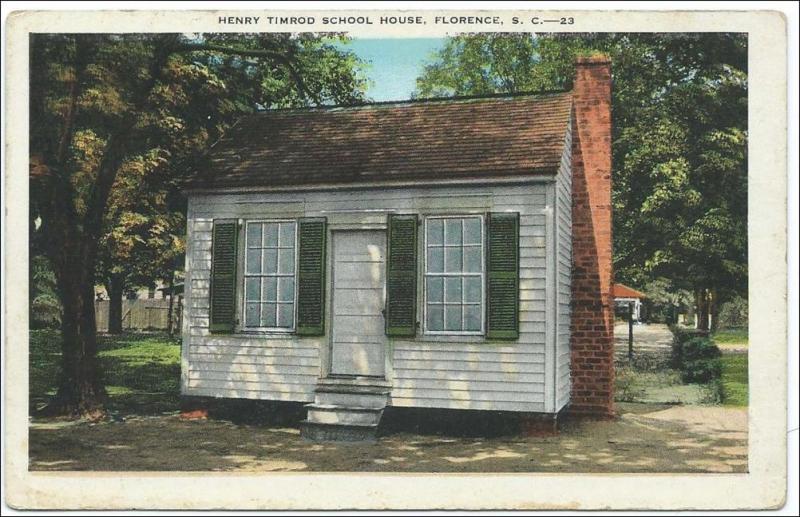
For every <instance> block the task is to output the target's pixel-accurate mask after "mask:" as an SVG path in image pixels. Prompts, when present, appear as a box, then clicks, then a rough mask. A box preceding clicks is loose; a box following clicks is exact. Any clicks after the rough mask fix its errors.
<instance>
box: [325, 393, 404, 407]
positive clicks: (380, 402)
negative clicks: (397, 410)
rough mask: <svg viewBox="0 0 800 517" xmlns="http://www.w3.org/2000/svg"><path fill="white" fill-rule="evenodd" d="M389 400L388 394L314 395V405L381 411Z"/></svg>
mask: <svg viewBox="0 0 800 517" xmlns="http://www.w3.org/2000/svg"><path fill="white" fill-rule="evenodd" d="M388 400H389V393H388V392H386V393H342V392H335V391H318V392H317V393H316V394H315V395H314V404H318V405H320V406H341V407H357V408H369V409H383V408H385V407H386V404H387V402H388Z"/></svg>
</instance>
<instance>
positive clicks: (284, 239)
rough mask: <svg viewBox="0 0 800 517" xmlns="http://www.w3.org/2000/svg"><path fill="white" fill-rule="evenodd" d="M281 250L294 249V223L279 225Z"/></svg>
mask: <svg viewBox="0 0 800 517" xmlns="http://www.w3.org/2000/svg"><path fill="white" fill-rule="evenodd" d="M281 248H294V223H281Z"/></svg>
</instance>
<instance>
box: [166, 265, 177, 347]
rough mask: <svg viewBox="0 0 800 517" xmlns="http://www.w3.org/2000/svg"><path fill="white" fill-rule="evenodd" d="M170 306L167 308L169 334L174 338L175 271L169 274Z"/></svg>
mask: <svg viewBox="0 0 800 517" xmlns="http://www.w3.org/2000/svg"><path fill="white" fill-rule="evenodd" d="M167 285H168V286H169V306H168V308H167V334H168V335H169V337H172V334H173V330H174V327H175V326H174V325H173V323H172V315H173V305H174V303H175V271H170V272H169V282H168V284H167Z"/></svg>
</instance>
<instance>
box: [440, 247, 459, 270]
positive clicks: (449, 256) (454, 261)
mask: <svg viewBox="0 0 800 517" xmlns="http://www.w3.org/2000/svg"><path fill="white" fill-rule="evenodd" d="M444 270H445V272H447V273H460V272H461V248H445V267H444Z"/></svg>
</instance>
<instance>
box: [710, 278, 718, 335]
mask: <svg viewBox="0 0 800 517" xmlns="http://www.w3.org/2000/svg"><path fill="white" fill-rule="evenodd" d="M708 304H709V309H708V313H709V316H710V317H711V324H710V325H709V327H710V330H711V332H712V333H713V332H716V331H717V325H718V323H719V322H718V320H719V303H718V301H717V290H716V289H711V290H710V291H709V302H708Z"/></svg>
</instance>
